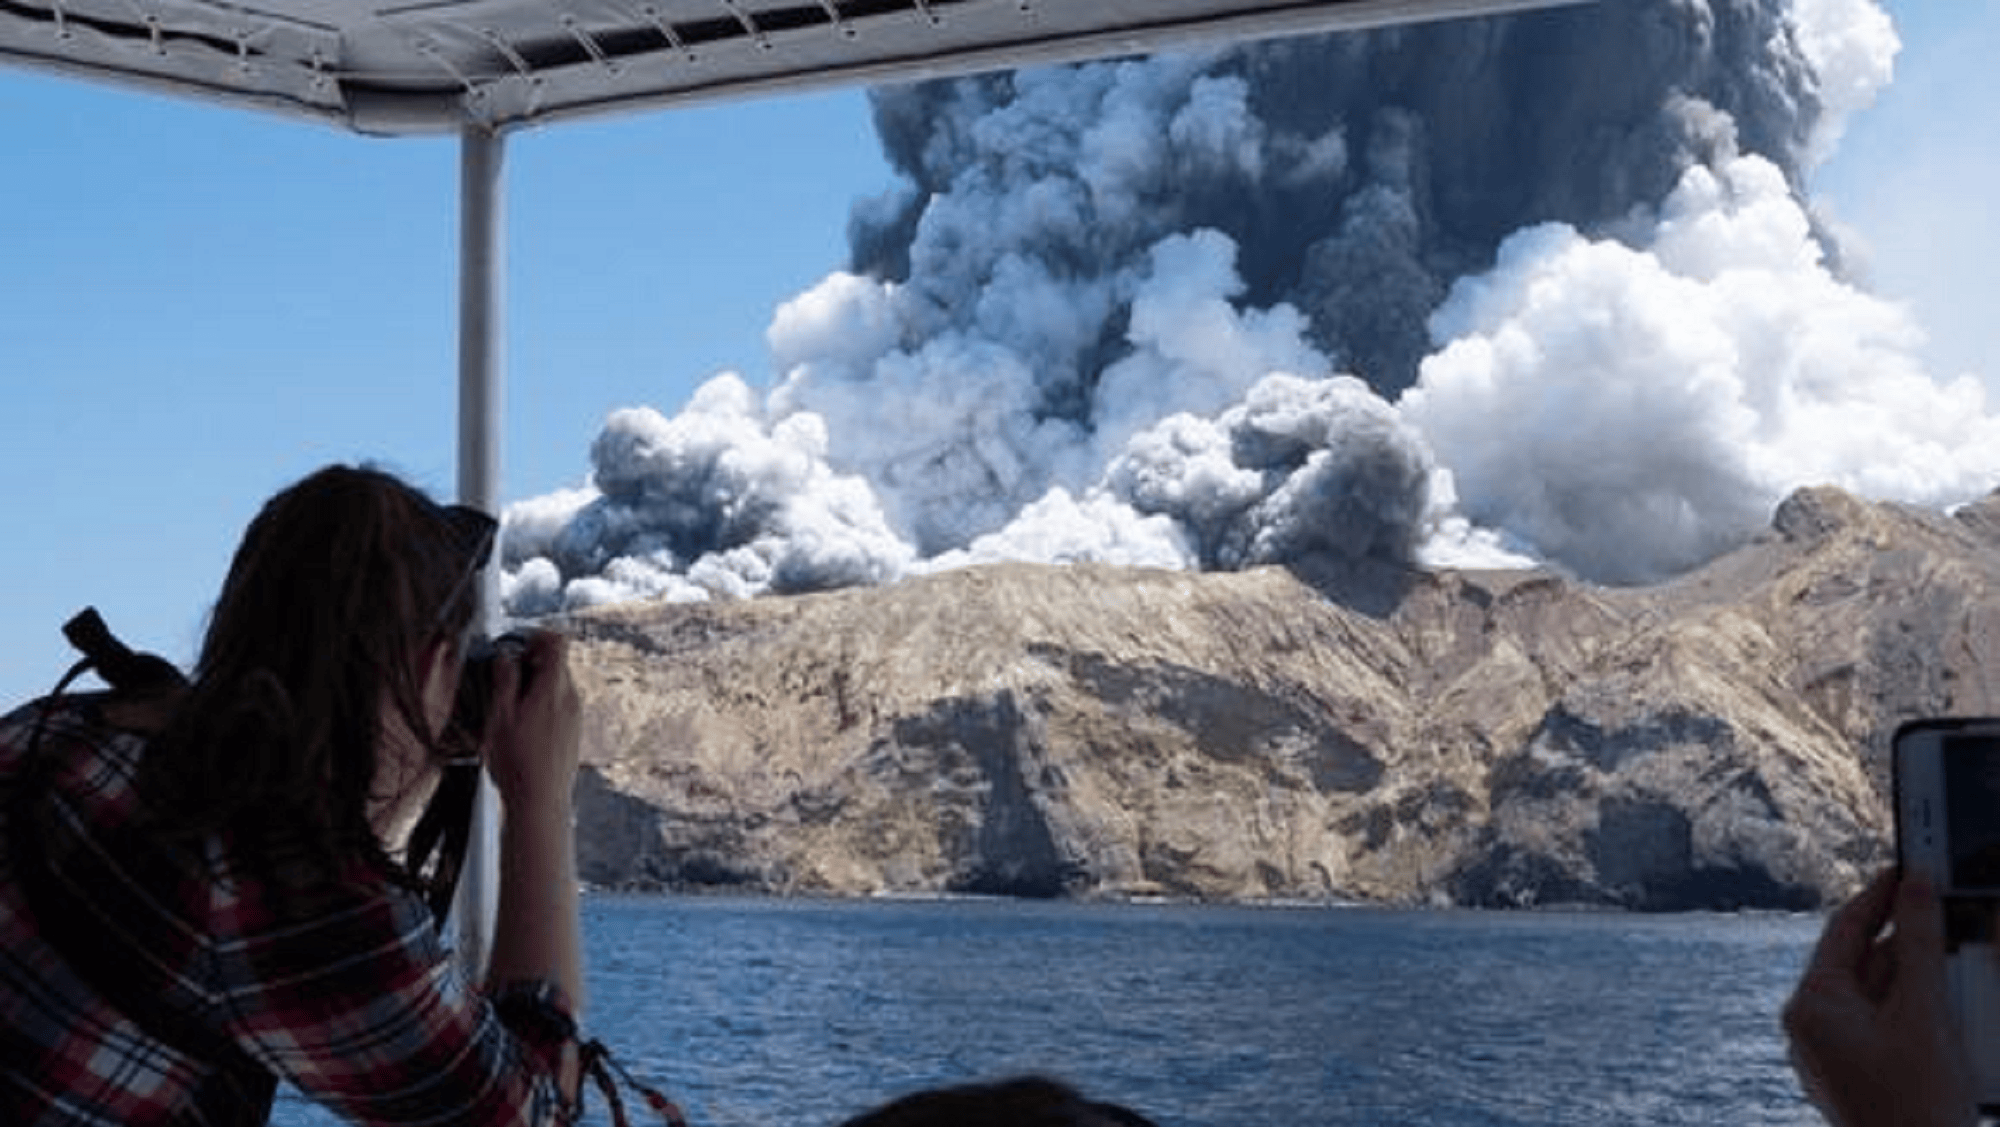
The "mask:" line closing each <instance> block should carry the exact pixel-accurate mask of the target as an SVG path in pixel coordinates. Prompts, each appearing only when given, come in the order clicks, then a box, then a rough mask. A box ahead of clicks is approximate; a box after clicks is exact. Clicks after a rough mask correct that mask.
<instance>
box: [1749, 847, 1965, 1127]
mask: <svg viewBox="0 0 2000 1127" xmlns="http://www.w3.org/2000/svg"><path fill="white" fill-rule="evenodd" d="M1943 948H1944V928H1943V919H1942V915H1941V913H1940V912H1939V909H1938V900H1937V895H1936V892H1935V890H1933V889H1932V888H1931V887H1930V885H1929V883H1928V882H1926V881H1924V880H1923V879H1922V878H1920V877H1914V876H1911V877H1903V876H1901V875H1899V874H1898V872H1897V871H1896V870H1894V869H1887V870H1884V871H1883V872H1882V873H1881V874H1880V875H1878V876H1877V877H1876V878H1875V880H1874V881H1872V882H1870V883H1869V885H1868V887H1867V888H1865V889H1863V890H1862V892H1861V894H1860V895H1858V896H1856V897H1855V898H1854V899H1852V900H1850V901H1848V902H1847V903H1846V904H1845V905H1843V906H1842V907H1841V908H1840V910H1839V911H1837V912H1835V913H1834V914H1833V915H1832V916H1831V917H1830V918H1829V919H1828V920H1827V924H1826V930H1825V931H1824V932H1823V933H1822V934H1821V936H1820V940H1819V945H1818V946H1817V947H1816V948H1814V950H1813V955H1812V961H1811V962H1810V963H1809V964H1808V965H1807V967H1806V972H1805V975H1804V977H1803V978H1801V979H1800V981H1799V986H1798V989H1797V990H1796V991H1795V992H1794V993H1793V994H1792V997H1791V1000H1790V1001H1789V1002H1788V1003H1786V1005H1785V1015H1784V1017H1785V1032H1786V1034H1787V1035H1789V1037H1790V1039H1791V1049H1792V1065H1793V1067H1794V1068H1795V1069H1797V1071H1798V1074H1799V1080H1800V1082H1801V1083H1802V1084H1803V1086H1804V1088H1805V1091H1806V1095H1807V1096H1808V1097H1810V1098H1811V1100H1812V1102H1813V1103H1814V1104H1815V1105H1816V1106H1817V1107H1818V1108H1819V1109H1820V1111H1821V1112H1823V1113H1824V1114H1825V1116H1826V1118H1827V1121H1828V1122H1829V1123H1832V1124H1835V1125H1837V1127H1910V1125H1912V1124H1925V1125H1933V1127H1942V1125H1952V1127H1959V1125H1964V1127H1970V1125H1971V1124H1973V1123H1975V1122H1977V1116H1976V1114H1975V1112H1974V1106H1975V1105H1974V1094H1973V1084H1972V1074H1971V1070H1970V1068H1969V1067H1968V1066H1967V1064H1966V1059H1965V1053H1964V1047H1963V1044H1962V1042H1961V1041H1960V1040H1959V1037H1958V1030H1957V1026H1956V1023H1955V1022H1954V1021H1953V1019H1952V1017H1951V1006H1950V1002H1949V1000H1948V997H1947V993H1948V992H1947V988H1946V985H1945V971H1944V951H1943Z"/></svg>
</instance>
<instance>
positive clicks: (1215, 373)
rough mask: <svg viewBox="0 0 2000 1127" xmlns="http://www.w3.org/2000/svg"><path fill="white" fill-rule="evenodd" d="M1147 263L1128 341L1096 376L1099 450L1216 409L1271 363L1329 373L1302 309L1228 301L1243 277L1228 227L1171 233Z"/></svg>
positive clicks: (1276, 367)
mask: <svg viewBox="0 0 2000 1127" xmlns="http://www.w3.org/2000/svg"><path fill="white" fill-rule="evenodd" d="M1147 265H1148V273H1147V274H1146V276H1145V277H1144V279H1143V280H1141V281H1140V282H1139V284H1138V286H1137V289H1136V291H1135V292H1134V294H1133V296H1132V302H1131V313H1130V316H1129V318H1128V327H1127V329H1126V340H1127V342H1128V343H1129V344H1130V345H1131V346H1132V349H1131V351H1130V352H1128V353H1127V354H1126V355H1125V356H1124V358H1122V359H1120V360H1118V361H1117V362H1115V363H1113V364H1111V365H1110V366H1108V367H1106V368H1105V369H1104V371H1103V373H1102V374H1101V375H1100V376H1099V378H1098V383H1097V390H1096V393H1095V403H1094V405H1093V411H1092V418H1093V419H1094V420H1095V421H1096V427H1097V442H1098V444H1099V448H1100V449H1101V450H1105V451H1115V450H1116V449H1117V448H1118V447H1120V446H1122V445H1123V444H1124V443H1125V441H1126V439H1128V438H1129V437H1131V436H1132V435H1133V434H1134V433H1136V432H1137V431H1138V430H1139V429H1141V428H1142V427H1144V426H1146V425H1148V424H1150V423H1152V422H1153V421H1155V420H1158V419H1161V418H1164V417H1166V416H1168V415H1173V414H1182V413H1187V414H1194V415H1202V416H1207V415H1213V414H1215V413H1216V412H1219V411H1221V410H1222V409H1224V408H1225V407H1228V406H1229V405H1230V404H1232V403H1235V402H1236V401H1238V400H1239V399H1241V398H1242V397H1243V394H1244V393H1245V392H1246V391H1248V390H1249V388H1250V387H1251V386H1252V385H1253V384H1255V383H1256V382H1257V381H1258V380H1259V379H1261V378H1263V377H1264V376H1265V375H1267V374H1269V373H1271V372H1292V373H1296V374H1301V375H1313V376H1323V375H1326V374H1327V373H1328V369H1329V367H1330V365H1329V364H1328V363H1327V360H1326V358H1325V357H1324V356H1321V355H1320V354H1319V352H1318V351H1317V350H1316V349H1314V348H1313V347H1312V345H1311V344H1309V343H1307V341H1306V339H1305V332H1306V321H1305V318H1304V317H1303V316H1301V315H1300V314H1299V312H1298V310H1296V309H1294V308H1292V307H1291V306H1289V305H1279V306H1277V307H1275V308H1272V309H1268V310H1257V309H1250V310H1240V309H1238V308H1237V306H1236V305H1235V304H1234V299H1236V298H1238V297H1239V296H1240V295H1241V294H1242V292H1243V283H1242V281H1241V280H1240V279H1239V278H1238V277H1237V273H1236V244H1235V243H1234V242H1233V241H1232V240H1231V239H1230V238H1229V236H1227V235H1224V234H1222V233H1221V232H1219V231H1214V230H1198V231H1193V232H1190V233H1189V234H1186V235H1172V236H1169V237H1167V238H1165V239H1162V240H1160V242H1158V243H1157V244H1155V245H1154V246H1153V247H1152V249H1151V252H1150V254H1149V255H1148V263H1147Z"/></svg>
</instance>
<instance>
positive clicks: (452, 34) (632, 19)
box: [0, 0, 1564, 134]
mask: <svg viewBox="0 0 2000 1127" xmlns="http://www.w3.org/2000/svg"><path fill="white" fill-rule="evenodd" d="M1561 2H1564V0H1290V2H1287V0H0V64H15V65H20V66H28V67H35V68H41V69H50V70H57V71H66V72H70V73H73V74H76V75H79V76H82V77H87V78H96V79H101V80H109V81H114V82H119V83H125V84H137V85H141V86H150V87H155V88H160V89H164V90H168V91H172V92H177V93H180V94H185V95H190V96H193V97H197V98H202V99H206V100H210V101H218V102H227V103H232V104H238V105H245V106H253V107H258V108H262V109H265V110H269V111H274V112H278V113H283V114H289V115H296V116H302V117H307V118H316V119H320V120H323V121H326V122H329V123H332V124H334V125H336V126H339V127H341V128H346V129H352V130H355V131H357V132H362V133H379V134H411V133H418V134H421V133H455V132H458V131H460V130H461V129H464V128H468V127H481V128H485V129H487V130H489V131H498V130H503V129H506V128H508V127H512V126H519V125H526V124H531V123H535V122H541V121H552V120H557V119H561V118H567V117H575V116H580V115H589V114H598V113H605V112H610V111H616V110H622V109H637V108H643V107H649V106H660V105H665V104H672V103H679V102H691V101H702V100H712V99H718V98H730V97H740V96H743V95H747V94H757V93H776V92H786V91H797V90H805V89H811V88H817V87H826V86H834V85H852V84H858V83H875V82H889V81H907V80H913V79H920V78H932V77H938V76H942V75H948V74H963V73H968V72H973V71H980V70H992V69H1001V68H1011V67H1017V66H1025V65H1030V64H1036V63H1048V62H1060V61H1073V60H1077V59H1082V58H1088V57H1102V56H1109V55H1121V54H1139V53H1144V52H1149V51H1155V50H1160V49H1163V48H1169V47H1174V46H1180V45H1187V44H1192V43H1197V42H1204V41H1213V40H1220V39H1244V38H1254V37H1268V36H1278V35H1290V34H1300V33H1307V32H1320V31H1340V30H1349V29H1357V28H1366V27H1376V26H1382V25H1386V24H1397V23H1410V22H1417V21H1428V20H1439V19H1448V18H1454V17H1461V16H1471V15H1484V14H1495V13H1504V12H1512V11H1518V10H1522V9H1526V8H1536V7H1547V6H1550V5H1551V4H1552V3H1561Z"/></svg>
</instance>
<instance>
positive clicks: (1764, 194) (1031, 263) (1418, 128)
mask: <svg viewBox="0 0 2000 1127" xmlns="http://www.w3.org/2000/svg"><path fill="white" fill-rule="evenodd" d="M1896 49H1897V41H1896V38H1895V35H1894V31H1893V29H1892V28H1891V27H1890V25H1889V23H1888V20H1887V18H1886V16H1884V15H1883V13H1882V12H1881V11H1880V10H1879V9H1877V8H1876V7H1875V6H1874V4H1873V3H1872V0H1643V2H1641V0H1635V2H1632V3H1622V4H1602V5H1589V6H1584V7H1579V8H1566V9H1558V10H1553V11H1548V12H1540V13H1533V14H1528V15H1521V16H1515V17H1509V18H1505V19H1490V20H1478V21H1459V22H1453V23H1445V24H1434V25H1426V26H1420V27H1413V28H1402V29H1391V30H1383V31H1377V32H1370V33H1365V34H1354V35H1345V36H1336V37H1326V38H1319V39H1305V40H1285V41H1277V42H1270V43H1260V44H1250V45H1240V46H1231V47H1223V48H1217V49H1215V50H1212V51H1208V52H1203V53H1195V54H1182V55H1172V56H1160V57H1155V58H1148V59H1142V60H1123V61H1112V62H1102V63H1093V64H1086V65H1079V66H1072V67H1061V68H1051V69H1043V70H1034V71H1022V72H1016V73H1013V74H1007V75H992V76H984V77H979V78H972V79H963V80H956V81H949V82H938V83H928V84H923V85H917V86H909V87H899V88H890V89H883V90H879V91H876V92H875V93H874V94H873V105H874V110H875V116H876V120H877V125H878V129H879V132H880V134H881V137H882V142H883V145H884V149H885V152H886V153H887V155H888V157H889V160H890V162H891V164H892V165H893V166H894V168H895V169H896V171H897V172H898V174H899V179H900V182H899V183H898V185H897V186H896V187H895V189H894V190H892V191H890V192H888V193H887V194H885V195H883V196H882V197H880V198H878V199H874V200H869V201H864V202H862V203H860V204H857V205H856V207H855V209H854V212H853V216H852V220H851V227H850V244H851V246H852V253H853V260H852V262H851V263H850V264H849V265H850V268H849V269H848V270H845V271H841V272H836V273H834V274H832V275H830V276H829V277H827V278H826V279H825V280H824V281H823V282H821V283H820V284H819V285H817V286H815V287H814V288H812V289H811V290H809V291H808V292H806V293H803V294H800V295H799V296H798V297H796V298H794V299H793V300H791V301H790V302H787V303H786V304H784V305H783V306H782V307H781V308H779V309H778V310H777V312H776V314H775V316H774V318H773V321H772V324H771V328H770V331H769V344H770V348H771V353H772V357H773V361H774V366H775V370H776V372H777V379H776V381H775V383H774V384H773V386H771V387H770V388H769V389H768V390H767V391H765V392H763V393H759V392H756V391H753V390H752V389H751V387H750V386H749V385H748V384H746V383H745V382H744V381H743V380H742V379H741V378H740V377H738V376H735V375H733V374H723V375H719V376H717V377H715V378H714V379H713V380H711V381H710V382H709V383H708V384H707V385H705V386H704V387H702V388H701V389H700V390H699V391H698V392H697V393H696V394H695V396H694V397H693V399H692V401H691V402H690V403H689V404H688V405H687V406H686V407H685V408H683V409H682V411H681V412H680V413H679V414H678V415H675V416H673V417H671V418H669V417H665V416H662V415H661V414H659V413H658V412H656V411H654V410H651V409H649V408H634V409H627V410H621V411H618V412H615V413H614V414H613V415H612V416H611V417H610V419H609V420H608V421H607V422H606V424H605V428H604V431H603V433H602V434H601V435H600V436H599V438H598V439H597V441H596V443H595V445H594V447H593V449H592V452H591V462H592V466H593V476H592V479H591V484H590V485H588V486H586V487H584V488H582V489H578V490H573V491H567V492H563V493H558V494H554V495H551V496H548V497H542V498H538V499H535V500H531V501H528V502H524V503H522V504H520V505H517V506H515V507H514V508H512V509H511V510H510V511H509V513H508V522H507V523H508V529H507V538H506V556H505V562H506V581H505V588H504V589H505V592H506V598H507V601H508V605H509V609H510V610H511V611H512V612H513V613H516V614H521V615H532V614H538V613H545V612H548V611H552V610H556V609H560V608H563V607H573V606H579V605H590V604H596V603H602V602H607V601H613V600H618V599H625V598H633V597H643V596H656V597H666V598H675V599H696V598H706V597H709V596H710V595H714V594H722V595H730V596H747V595H754V594H759V593H763V592H797V591H809V590H816V589H824V588H830V587H837V586H844V585H849V584H856V583H876V582H884V581H888V580H891V579H894V578H896V577H898V576H901V575H905V574H909V573H911V572H912V571H920V570H927V569H935V568H939V567H949V566H957V565H961V564H965V563H972V562H980V561H986V560H995V559H1007V558H1017V559H1018V558H1025V559H1042V560H1055V561H1073V560H1100V561H1107V562H1117V563H1132V564H1146V565H1154V566H1164V567H1204V568H1240V567H1246V566H1251V565H1256V564H1262V563H1282V562H1286V561H1290V560H1296V559H1300V558H1302V557H1305V556H1309V555H1321V554H1334V555H1347V556H1351V557H1377V558H1382V559H1389V560H1395V561H1413V562H1417V563H1421V564H1428V565H1468V566H1469V565H1486V566H1514V565H1520V564H1523V563H1527V562H1530V561H1540V562H1546V563H1550V564H1553V565H1556V566H1559V567H1563V568H1566V569H1569V570H1571V571H1573V572H1575V573H1577V574H1579V575H1581V576H1584V577H1586V578H1590V579H1595V580H1598V581H1603V582H1612V583H1630V582H1646V581H1651V580H1655V579H1658V578H1661V577H1664V576H1667V575H1670V574H1673V573H1675V572H1678V571H1681V570H1684V569H1686V568H1688V567H1691V566H1694V565H1697V564H1699V563H1701V562H1702V561H1704V560H1706V559H1709V558H1712V557H1713V556H1714V555H1716V554H1718V553H1720V552H1722V551H1725V550H1727V549H1728V548H1730V547H1732V546H1734V545H1736V544H1738V543H1740V542H1742V541H1743V540H1744V539H1745V538H1747V537H1748V536H1750V535H1753V534H1754V533H1755V532H1756V531H1758V530H1759V529H1761V528H1762V527H1763V526H1764V525H1765V524H1766V522H1767V521H1768V517H1769V514H1770V512H1771V509H1772V507H1773V506H1774V505H1775V504H1776V503H1777V501H1779V500H1780V499H1782V497H1783V496H1784V494H1785V493H1787V492H1789V491H1790V490H1791V489H1793V488H1795V487H1797V486H1799V485H1804V484H1814V483H1833V484H1837V485H1841V486H1844V487H1846V488H1849V489H1852V490H1855V491H1857V492H1860V493H1863V494H1865V495H1869V496H1874V497H1881V498H1894V499H1900V500H1906V501H1911V502H1917V503H1924V504H1934V505H1942V504H1949V503H1952V502H1956V501H1961V500H1965V499H1969V498H1970V497H1973V496H1976V495H1978V494H1979V493H1981V492H1984V491H1985V490H1987V489H1989V488H1991V487H1992V486H1993V485H1994V484H1995V482H1996V481H2000V423H1996V422H1995V421H1994V419H1992V418H1991V417H1990V416H1989V415H1988V413H1987V408H1986V405H1985V402H1984V399H1983V391H1982V389H1981V387H1980V386H1979V385H1978V384H1977V383H1976V382H1973V381H1971V380H1969V379H1962V380H1960V381H1958V382H1955V383H1943V382H1938V381H1936V380H1933V379H1932V378H1931V377H1930V376H1929V375H1927V374H1926V373H1925V372H1924V371H1923V370H1922V368H1921V366H1920V364H1919V363H1918V361H1917V360H1916V359H1915V356H1916V353H1917V349H1918V347H1919V344H1920V339H1921V338H1920V333H1919V330H1918V328H1917V327H1916V326H1915V325H1914V324H1913V323H1912V322H1911V321H1910V319H1909V318H1908V316H1907V314H1906V313H1904V312H1903V311H1902V310H1900V309H1899V308H1898V307H1895V306H1892V305H1890V304H1887V303H1885V302H1883V301H1880V300H1877V299H1875V298H1873V297H1871V296H1870V295H1868V294H1867V293H1865V292H1862V291H1861V290H1859V289H1857V288H1855V287H1854V286H1852V285H1850V284H1848V283H1847V282H1846V281H1844V280H1843V278H1842V275H1841V270H1840V263H1839V258H1838V254H1837V247H1836V246H1835V243H1834V239H1833V237H1832V236H1831V235H1829V234H1828V233H1827V232H1825V231H1822V230H1820V229H1819V227H1818V225H1817V224H1816V223H1815V221H1814V218H1813V216H1812V214H1811V212H1810V210H1809V208H1808V207H1807V206H1806V205H1805V204H1804V203H1803V202H1802V201H1803V200H1804V199H1805V178H1806V175H1807V174H1808V173H1809V171H1810V169H1811V168H1812V166H1813V164H1814V163H1815V162H1816V161H1818V160H1820V159H1822V158H1823V157H1824V156H1825V155H1826V154H1827V153H1829V152H1830V151H1831V150H1832V148H1833V146H1834V145H1835V144H1837V141H1838V137H1839V134H1840V130H1841V126H1842V123H1843V122H1844V120H1845V119H1846V117H1847V115H1848V114H1850V113H1852V112H1853V111H1855V110H1857V109H1859V108H1861V107H1863V106H1865V105H1867V104H1868V102H1869V101H1870V100H1871V99H1872V98H1873V97H1874V95H1875V94H1876V92H1877V91H1879V90H1880V89H1881V87H1882V86H1883V85H1884V84H1885V83H1886V82H1887V81H1888V80H1889V76H1890V71H1891V64H1892V61H1893V58H1894V55H1895V52H1896Z"/></svg>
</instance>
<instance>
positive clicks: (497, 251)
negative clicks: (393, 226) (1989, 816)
mask: <svg viewBox="0 0 2000 1127" xmlns="http://www.w3.org/2000/svg"><path fill="white" fill-rule="evenodd" d="M504 149H505V143H504V140H503V138H502V137H501V136H500V134H499V133H497V132H493V131H491V130H488V129H482V128H479V127H477V126H468V127H466V128H465V129H464V130H463V131H462V132H461V133H460V135H459V267H458V496H459V500H460V501H461V502H463V503H464V504H467V505H476V506H478V507H479V508H481V509H484V510H485V511H487V512H489V513H494V514H496V515H497V514H498V512H499V504H500V422H501V416H502V405H501V380H502V375H503V373H504V365H503V360H504V357H505V341H504V339H503V331H504V327H505V324H506V305H505V301H504V298H505V296H506V278H505V274H506V231H505V217H504V212H505V201H504V199H503V198H502V192H501V189H502V187H503V186H504V185H503V181H504V179H505V167H504V160H503V157H504V155H505V153H504ZM482 580H483V582H482V586H481V596H482V597H481V599H480V603H479V609H478V611H477V615H478V621H477V626H478V628H479V629H480V630H482V631H486V632H490V631H491V630H492V629H493V627H494V625H495V624H496V623H497V622H498V621H499V615H500V598H499V593H500V567H499V552H498V551H497V550H496V551H495V552H494V557H493V563H492V564H491V565H489V566H488V567H487V569H486V574H485V575H484V576H483V577H482ZM499 812H500V803H499V798H498V796H497V794H496V793H495V792H494V790H493V782H492V780H491V779H489V778H487V777H486V776H485V775H484V774H483V773H482V775H481V776H480V785H479V795H478V798H477V799H476V800H475V802H474V804H473V814H472V836H471V838H470V839H469V840H468V842H467V843H466V858H465V868H464V870H463V872H462V873H461V874H460V876H459V885H458V894H457V896H456V898H455V899H454V900H453V902H452V908H451V918H452V919H453V920H454V921H456V924H457V930H458V952H459V959H460V961H461V962H462V964H463V965H464V968H465V972H466V975H467V977H468V978H469V979H471V980H472V981H473V982H475V983H477V982H479V981H481V980H482V979H483V978H484V977H485V973H486V961H487V957H488V956H489V955H490V954H491V953H492V947H493V921H494V917H495V915H496V914H497V912H498V910H499V898H500V879H499V878H500V822H499Z"/></svg>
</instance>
